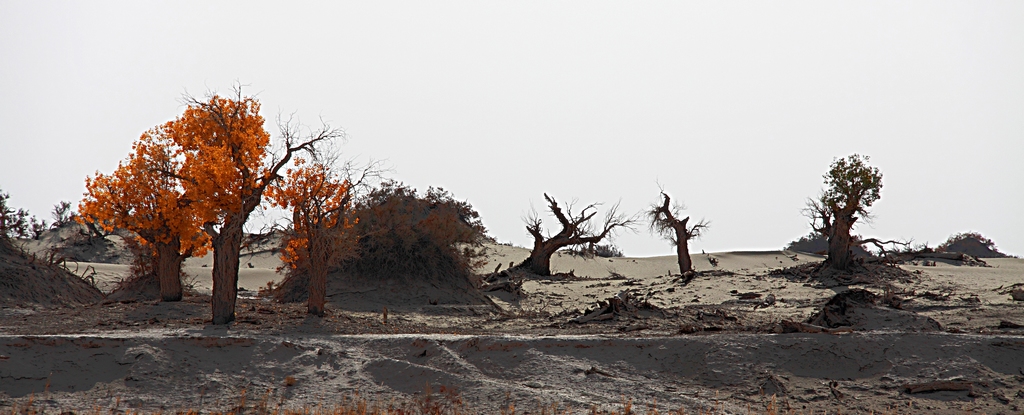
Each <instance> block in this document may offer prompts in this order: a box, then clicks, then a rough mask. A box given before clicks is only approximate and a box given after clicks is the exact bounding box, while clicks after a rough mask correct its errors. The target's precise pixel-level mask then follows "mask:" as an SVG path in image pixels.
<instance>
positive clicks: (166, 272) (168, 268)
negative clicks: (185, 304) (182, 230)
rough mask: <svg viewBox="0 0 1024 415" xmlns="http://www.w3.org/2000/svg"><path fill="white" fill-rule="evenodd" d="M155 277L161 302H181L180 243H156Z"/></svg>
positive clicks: (181, 259) (177, 241)
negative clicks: (157, 281)
mask: <svg viewBox="0 0 1024 415" xmlns="http://www.w3.org/2000/svg"><path fill="white" fill-rule="evenodd" d="M155 245H156V275H157V278H158V279H159V281H160V299H161V300H163V301H181V296H182V287H181V261H183V260H184V259H185V257H184V256H182V255H181V241H179V240H175V241H174V242H171V243H157V244H155Z"/></svg>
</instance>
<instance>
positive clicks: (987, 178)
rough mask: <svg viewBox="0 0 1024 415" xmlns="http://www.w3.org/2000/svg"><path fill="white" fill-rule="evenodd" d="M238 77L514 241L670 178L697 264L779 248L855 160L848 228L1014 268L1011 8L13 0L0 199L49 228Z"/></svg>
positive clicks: (1022, 189)
mask: <svg viewBox="0 0 1024 415" xmlns="http://www.w3.org/2000/svg"><path fill="white" fill-rule="evenodd" d="M235 81H239V82H241V83H243V84H246V85H249V86H248V87H247V89H246V91H247V92H249V93H253V94H257V95H258V97H259V99H260V100H261V102H262V103H263V110H264V115H265V117H267V119H268V120H269V121H271V123H270V124H269V125H268V130H269V131H271V132H272V133H275V134H276V132H277V130H276V127H275V126H274V125H273V123H272V121H273V119H274V117H275V116H276V115H277V114H278V113H292V112H297V114H298V116H300V117H301V118H302V120H303V121H305V122H307V123H316V122H317V119H318V117H323V118H324V119H325V120H327V121H329V122H331V123H332V124H333V125H336V126H339V127H342V128H344V129H345V130H346V131H347V132H348V135H349V141H348V143H347V144H345V146H344V147H343V150H344V151H345V154H346V155H348V156H351V157H357V158H360V159H364V160H365V159H366V158H369V157H373V158H378V159H387V160H388V161H389V163H390V165H391V166H392V167H393V168H394V173H393V174H392V176H393V177H394V178H396V179H398V180H402V181H404V182H406V183H408V184H410V185H412V186H415V187H417V188H421V189H424V188H426V187H427V186H431V185H433V186H441V187H444V188H446V189H448V190H450V191H452V192H453V193H454V194H455V195H456V197H458V198H460V199H466V200H468V201H469V202H470V203H472V204H473V205H474V206H475V207H476V208H477V209H478V210H479V211H480V213H481V215H482V216H483V219H484V223H485V225H486V226H487V227H488V228H489V229H490V231H491V233H492V235H493V236H495V237H496V238H498V239H499V240H502V241H510V242H514V243H516V244H520V245H526V244H528V243H529V242H530V239H529V237H528V235H527V233H526V231H525V230H524V227H523V224H522V221H521V218H522V217H523V216H524V215H525V214H527V213H528V212H529V210H530V208H531V206H533V207H534V208H536V209H538V210H540V209H542V208H543V206H544V203H543V202H544V200H543V193H544V192H547V193H548V194H550V195H553V196H555V197H556V198H559V199H560V200H570V199H572V198H578V199H579V200H580V202H581V203H586V202H597V201H603V202H608V203H614V202H616V201H618V200H621V203H622V207H623V208H624V209H625V210H627V211H639V210H640V209H642V208H644V207H645V206H647V205H648V204H650V203H653V202H656V201H657V198H658V183H661V185H663V186H664V187H665V189H666V191H668V192H669V193H670V194H671V195H672V196H673V197H674V198H676V199H678V200H681V201H684V202H685V203H686V205H687V207H688V208H689V209H688V212H689V213H690V214H691V215H693V216H694V217H696V218H700V217H703V218H707V219H708V220H710V221H711V229H710V230H709V232H708V233H707V235H706V236H705V237H704V238H703V239H701V240H699V241H697V242H696V243H695V244H694V245H693V246H692V247H691V249H692V250H695V251H696V252H700V250H701V249H704V250H706V251H708V252H712V251H726V250H766V249H778V248H781V247H782V246H784V245H785V244H786V243H787V242H788V241H790V240H792V239H795V238H797V237H799V236H801V235H803V234H806V233H807V232H808V230H809V228H808V225H807V220H806V219H805V218H804V217H802V216H801V214H800V209H801V208H802V207H803V206H804V202H805V200H806V198H807V197H810V196H815V195H816V194H818V192H819V191H820V189H821V187H822V177H821V176H822V174H823V173H824V172H825V171H826V170H827V169H828V166H829V164H830V163H831V162H832V160H833V158H834V157H843V156H846V155H849V154H851V153H861V154H866V155H870V156H871V162H872V164H873V165H875V166H878V167H879V168H880V169H881V171H882V173H883V174H884V179H883V183H884V188H883V190H882V199H881V200H880V201H879V202H878V203H876V205H875V208H874V209H873V211H874V213H875V214H876V216H877V218H876V219H875V221H874V222H873V223H872V224H871V225H870V226H867V225H864V224H862V225H861V226H860V227H859V228H858V229H857V232H859V233H861V234H864V235H868V236H876V237H882V238H914V239H915V240H916V241H918V242H929V243H930V244H931V245H932V246H934V245H936V244H938V243H941V242H942V241H943V240H945V239H946V238H947V237H948V236H949V235H951V234H953V233H956V232H962V231H968V230H975V231H979V232H981V233H983V234H984V235H986V236H989V237H990V238H992V239H993V240H995V242H996V243H997V245H998V246H999V247H1000V248H1001V249H1002V250H1003V251H1004V252H1009V253H1013V254H1018V255H1020V254H1024V215H1022V214H1021V209H1022V208H1021V206H1022V205H1024V164H1022V162H1021V159H1022V157H1024V2H1021V1H962V2H943V1H921V2H897V1H879V2H861V1H857V2H853V1H850V2H821V1H806V2H791V1H790V2H760V1H758V2H754V1H751V2H719V1H707V2H681V1H671V2H654V1H644V2H626V1H622V2H602V1H572V2H567V1H515V2H510V1H502V2H481V1H466V2H424V1H412V2H389V1H372V2H366V1H361V2H329V3H328V2H323V3H313V2H248V1H247V2H226V1H218V2H206V1H203V2H135V1H132V2H118V3H111V2H98V1H97V2H93V1H90V2H77V1H76V2H34V1H33V2H28V1H8V0H0V188H2V189H3V191H5V192H8V193H10V194H11V201H12V204H13V205H15V206H19V207H25V208H28V209H30V210H31V211H32V212H33V213H35V214H37V215H40V216H49V215H48V212H49V210H50V208H51V206H52V205H53V204H54V203H57V202H58V201H61V200H72V201H76V202H77V201H78V200H79V199H80V198H81V194H82V192H83V190H84V184H83V183H84V179H85V177H86V176H87V175H90V174H92V173H94V172H95V171H97V170H99V171H101V172H104V173H110V172H111V171H112V170H113V169H114V168H115V167H116V165H117V162H118V161H119V160H121V159H123V158H124V157H125V156H126V155H127V154H128V152H129V150H130V146H131V143H132V141H133V140H135V139H136V138H138V137H139V135H140V134H141V133H142V132H143V131H145V130H147V129H149V128H151V127H153V126H155V125H157V124H159V123H162V122H165V121H167V120H170V119H172V118H174V117H175V116H177V115H179V114H180V112H181V111H182V106H181V104H180V98H181V95H182V93H183V92H186V91H187V92H189V93H192V94H195V95H203V94H204V93H205V92H206V91H208V90H214V91H221V92H227V91H229V90H230V88H231V86H232V84H233V83H234V82H235ZM548 222H549V223H550V222H553V220H550V219H549V220H548ZM617 243H618V245H619V246H620V247H621V248H622V249H623V250H624V251H625V252H626V253H627V254H628V255H635V256H648V255H669V254H671V253H672V252H673V251H672V249H671V248H670V246H669V245H668V243H667V242H665V241H662V240H659V239H658V238H657V237H655V236H652V235H650V234H648V233H647V232H646V229H641V231H640V232H639V233H637V234H635V235H634V234H629V233H627V234H623V235H621V236H620V237H619V238H618V239H617Z"/></svg>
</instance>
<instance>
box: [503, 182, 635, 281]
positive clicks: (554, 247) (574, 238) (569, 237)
mask: <svg viewBox="0 0 1024 415" xmlns="http://www.w3.org/2000/svg"><path fill="white" fill-rule="evenodd" d="M544 199H545V200H547V201H548V210H549V211H550V212H551V214H552V215H554V216H555V219H558V223H559V224H560V225H561V227H562V229H561V230H560V231H558V233H556V234H555V235H552V236H546V235H545V234H544V228H543V226H542V222H541V219H540V217H538V216H537V215H536V214H532V215H531V216H530V217H528V218H527V219H526V231H527V232H529V233H530V235H531V236H533V250H531V251H530V256H529V257H528V258H526V260H524V261H523V262H522V263H520V264H519V265H517V266H516V267H517V268H523V269H526V270H528V271H530V272H532V273H534V274H536V275H541V276H548V275H551V255H554V253H555V252H557V251H558V250H559V249H562V248H564V247H567V246H582V245H596V244H597V243H599V242H601V241H602V240H603V239H605V238H610V237H612V236H613V235H614V233H615V231H616V230H618V229H619V228H626V229H633V226H634V225H635V224H636V218H635V217H632V216H630V217H627V216H626V215H624V214H622V213H620V212H619V211H618V208H619V205H618V204H615V205H614V206H612V207H611V209H609V210H608V212H607V213H606V214H605V218H604V223H602V224H601V227H600V228H597V229H595V228H594V225H593V223H592V222H591V220H592V219H593V218H594V216H595V215H597V206H598V205H597V204H590V205H587V206H586V207H584V208H583V210H581V211H580V212H579V213H578V214H574V213H573V212H572V208H573V206H572V203H570V204H569V206H567V207H566V209H565V211H562V208H561V207H560V206H558V202H556V201H555V199H554V198H552V197H550V196H548V195H547V193H545V194H544Z"/></svg>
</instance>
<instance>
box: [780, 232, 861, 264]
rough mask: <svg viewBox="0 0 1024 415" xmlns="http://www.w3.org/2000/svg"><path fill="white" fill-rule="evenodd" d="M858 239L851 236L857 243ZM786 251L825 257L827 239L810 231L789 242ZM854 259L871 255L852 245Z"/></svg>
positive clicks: (858, 246)
mask: <svg viewBox="0 0 1024 415" xmlns="http://www.w3.org/2000/svg"><path fill="white" fill-rule="evenodd" d="M859 239H860V238H859V237H858V236H856V235H854V236H853V240H854V241H857V240H859ZM785 249H786V250H789V251H797V252H807V253H811V254H818V255H825V254H827V253H828V238H826V237H825V235H822V234H820V233H818V232H814V231H812V232H811V233H809V234H807V235H804V236H801V237H800V239H797V240H795V241H792V242H790V243H789V244H787V245H786V248H785ZM850 250H851V251H852V252H853V256H854V257H855V258H864V257H869V256H871V253H870V252H868V251H867V250H865V249H864V248H863V247H861V246H860V245H856V244H854V245H853V247H851V248H850Z"/></svg>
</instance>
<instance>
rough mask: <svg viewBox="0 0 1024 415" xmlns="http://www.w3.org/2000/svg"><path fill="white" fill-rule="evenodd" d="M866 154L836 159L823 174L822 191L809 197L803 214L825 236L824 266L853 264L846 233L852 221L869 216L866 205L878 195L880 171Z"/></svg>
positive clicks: (880, 181) (847, 233)
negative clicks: (826, 243) (826, 247)
mask: <svg viewBox="0 0 1024 415" xmlns="http://www.w3.org/2000/svg"><path fill="white" fill-rule="evenodd" d="M868 161H870V157H868V156H861V155H858V154H853V155H850V156H847V157H846V158H841V159H836V160H835V161H833V162H832V166H831V168H830V169H829V171H828V173H825V175H824V178H825V186H826V188H825V190H824V191H823V192H822V194H821V196H819V197H818V198H817V199H809V200H808V201H807V208H806V209H805V210H804V212H805V214H806V215H807V216H808V217H809V218H810V219H811V228H812V229H814V231H815V232H818V233H820V234H822V235H825V236H826V237H828V259H826V260H825V263H826V265H828V266H830V267H831V268H833V269H839V270H847V269H849V268H850V267H851V266H852V264H853V255H852V253H851V247H852V246H853V245H854V244H855V243H856V241H854V240H853V238H852V237H851V236H850V231H851V230H852V229H853V226H854V224H855V223H856V222H857V221H858V220H859V219H861V218H865V219H867V218H870V214H869V212H868V208H869V207H871V205H872V204H874V203H875V202H876V201H878V199H879V198H880V197H881V194H880V192H881V190H882V173H881V172H879V171H878V168H877V167H871V166H869V165H868V164H867V163H868Z"/></svg>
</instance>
